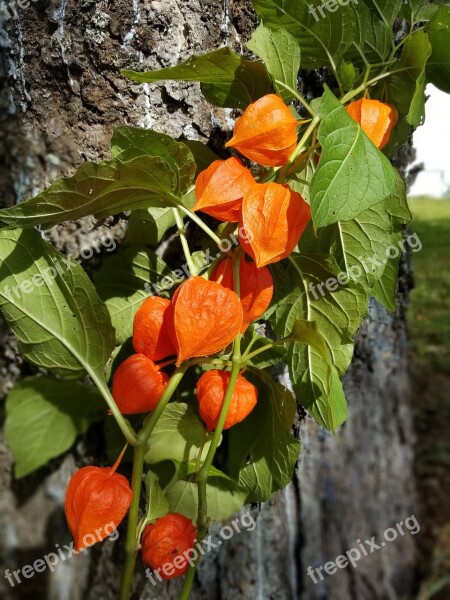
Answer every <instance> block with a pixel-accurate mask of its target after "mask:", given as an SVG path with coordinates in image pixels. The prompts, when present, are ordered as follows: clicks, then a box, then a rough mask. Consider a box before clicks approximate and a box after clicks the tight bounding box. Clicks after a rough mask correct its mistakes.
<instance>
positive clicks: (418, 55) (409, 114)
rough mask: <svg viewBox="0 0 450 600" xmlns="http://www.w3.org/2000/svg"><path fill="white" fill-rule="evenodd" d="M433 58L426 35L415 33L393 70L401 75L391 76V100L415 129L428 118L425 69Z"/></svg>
mask: <svg viewBox="0 0 450 600" xmlns="http://www.w3.org/2000/svg"><path fill="white" fill-rule="evenodd" d="M430 55H431V45H430V42H429V41H428V36H427V34H426V33H424V32H423V31H415V32H414V33H413V34H411V35H410V36H408V37H407V38H406V41H405V43H404V45H403V50H402V55H401V57H400V59H399V60H398V61H397V62H396V63H395V65H393V67H392V70H393V71H397V70H400V71H401V72H400V73H394V74H393V75H392V77H390V82H389V88H390V95H389V100H390V101H391V102H392V103H393V104H394V105H395V106H396V107H397V109H398V111H399V112H401V113H402V114H404V115H406V121H407V122H408V123H409V124H410V125H412V126H413V127H418V126H419V125H420V124H421V122H422V120H423V118H424V116H425V85H426V79H425V66H426V63H427V60H428V58H429V56H430Z"/></svg>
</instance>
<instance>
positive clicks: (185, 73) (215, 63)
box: [122, 46, 273, 109]
mask: <svg viewBox="0 0 450 600" xmlns="http://www.w3.org/2000/svg"><path fill="white" fill-rule="evenodd" d="M122 74H123V75H125V76H126V77H128V78H129V79H131V80H133V81H137V82H138V83H152V82H155V81H167V80H171V81H199V82H200V83H201V84H202V86H201V87H202V92H203V94H204V96H205V98H206V99H207V100H208V101H209V102H211V103H212V104H214V105H216V106H221V107H227V108H241V109H243V108H246V107H247V106H248V105H249V104H250V103H251V102H254V101H255V100H258V98H261V97H262V96H264V95H266V94H269V93H271V91H273V89H272V85H271V81H270V77H269V75H268V73H267V71H266V68H265V67H264V65H263V64H262V63H260V62H252V61H249V60H246V59H245V58H242V57H241V56H239V55H238V54H236V53H235V52H234V51H233V50H232V49H231V48H229V47H228V46H225V47H224V48H220V49H219V50H214V51H213V52H208V53H207V54H202V55H200V56H191V57H190V58H188V59H187V60H186V61H185V62H183V63H181V64H179V65H176V66H174V67H166V68H165V69H160V70H158V71H147V72H145V73H138V72H136V71H127V70H125V71H122Z"/></svg>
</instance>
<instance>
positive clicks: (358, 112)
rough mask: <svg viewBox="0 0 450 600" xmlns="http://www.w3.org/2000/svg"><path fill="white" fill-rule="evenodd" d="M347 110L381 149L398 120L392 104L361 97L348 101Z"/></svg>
mask: <svg viewBox="0 0 450 600" xmlns="http://www.w3.org/2000/svg"><path fill="white" fill-rule="evenodd" d="M347 112H348V114H349V115H350V116H351V117H352V119H354V120H355V121H356V122H357V123H359V124H360V126H361V129H362V130H363V131H364V133H365V134H366V135H367V137H368V138H369V139H370V140H372V142H373V143H374V144H375V146H377V148H380V150H381V148H383V147H384V146H386V144H387V143H388V142H389V138H390V136H391V131H392V129H393V128H394V127H395V125H396V124H397V120H398V112H397V109H396V108H395V106H394V105H393V104H384V103H383V102H380V101H379V100H369V99H368V98H361V100H357V101H356V102H350V104H349V105H348V106H347Z"/></svg>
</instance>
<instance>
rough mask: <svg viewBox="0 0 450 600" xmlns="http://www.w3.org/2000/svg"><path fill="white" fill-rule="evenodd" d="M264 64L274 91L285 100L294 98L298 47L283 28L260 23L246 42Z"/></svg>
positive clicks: (297, 69)
mask: <svg viewBox="0 0 450 600" xmlns="http://www.w3.org/2000/svg"><path fill="white" fill-rule="evenodd" d="M247 48H249V49H250V50H251V51H252V52H253V53H254V54H256V56H259V58H261V60H262V61H263V62H264V64H265V65H266V68H267V70H268V72H269V75H270V76H271V78H272V81H273V84H274V87H275V91H276V92H277V94H279V95H280V96H281V97H282V98H283V100H284V101H285V102H289V101H290V100H294V99H295V97H296V94H295V92H296V90H297V76H298V72H299V69H300V47H299V45H298V43H297V41H296V39H295V38H294V37H293V36H292V35H291V34H290V33H289V32H288V31H286V30H285V29H270V28H269V27H265V26H264V25H263V24H261V25H260V26H259V27H258V28H257V29H256V31H255V32H254V33H253V35H252V37H251V39H250V41H249V42H248V43H247Z"/></svg>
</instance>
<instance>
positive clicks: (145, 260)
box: [95, 247, 175, 344]
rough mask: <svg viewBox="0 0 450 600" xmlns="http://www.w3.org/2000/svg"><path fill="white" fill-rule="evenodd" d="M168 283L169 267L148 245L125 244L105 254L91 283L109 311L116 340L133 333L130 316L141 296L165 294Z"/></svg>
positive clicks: (133, 312)
mask: <svg viewBox="0 0 450 600" xmlns="http://www.w3.org/2000/svg"><path fill="white" fill-rule="evenodd" d="M165 277H167V279H166V280H164V278H165ZM169 280H170V281H169ZM165 283H167V286H166V288H167V291H165V289H164V288H165V285H164V284H165ZM171 285H172V286H173V285H175V281H174V277H173V274H172V271H171V270H170V269H169V267H168V266H167V265H166V264H165V262H164V261H163V260H161V259H160V258H159V257H157V256H156V254H155V253H154V252H152V251H151V250H150V249H147V248H144V249H141V248H135V247H129V248H126V249H124V250H122V252H120V254H114V255H111V256H107V257H105V259H104V260H103V262H102V265H101V267H100V269H99V270H98V272H97V274H96V276H95V286H96V288H97V292H98V294H99V296H100V298H101V299H102V300H103V301H104V302H105V304H106V307H107V308H108V311H109V314H110V315H111V321H112V324H113V326H114V328H115V330H116V340H117V343H119V344H123V342H124V341H125V340H126V339H128V338H129V337H131V335H132V334H133V318H134V315H135V313H136V311H137V309H138V308H139V307H140V305H141V304H142V303H143V302H144V300H145V299H146V298H148V297H149V296H151V295H154V294H158V295H161V296H168V295H169V291H170V287H171Z"/></svg>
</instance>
